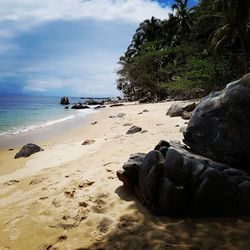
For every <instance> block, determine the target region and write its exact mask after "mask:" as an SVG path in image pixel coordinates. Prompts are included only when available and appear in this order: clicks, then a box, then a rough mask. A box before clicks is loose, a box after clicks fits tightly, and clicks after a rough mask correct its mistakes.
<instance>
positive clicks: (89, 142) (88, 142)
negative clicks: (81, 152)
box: [82, 139, 95, 145]
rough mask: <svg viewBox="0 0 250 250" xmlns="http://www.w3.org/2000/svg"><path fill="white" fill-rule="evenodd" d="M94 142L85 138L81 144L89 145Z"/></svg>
mask: <svg viewBox="0 0 250 250" xmlns="http://www.w3.org/2000/svg"><path fill="white" fill-rule="evenodd" d="M94 142H95V140H90V139H86V140H85V141H84V142H83V143H82V145H90V144H93V143H94Z"/></svg>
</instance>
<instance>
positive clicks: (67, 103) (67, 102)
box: [60, 96, 70, 105]
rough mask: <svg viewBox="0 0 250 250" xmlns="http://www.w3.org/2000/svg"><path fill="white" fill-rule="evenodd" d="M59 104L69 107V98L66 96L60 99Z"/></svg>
mask: <svg viewBox="0 0 250 250" xmlns="http://www.w3.org/2000/svg"><path fill="white" fill-rule="evenodd" d="M60 104H61V105H69V104H70V102H69V98H68V97H67V96H64V97H62V98H61V101H60Z"/></svg>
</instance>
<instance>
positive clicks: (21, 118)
mask: <svg viewBox="0 0 250 250" xmlns="http://www.w3.org/2000/svg"><path fill="white" fill-rule="evenodd" d="M69 99H70V102H71V104H72V103H77V102H80V101H81V102H84V101H86V100H84V99H80V98H77V97H75V98H69ZM70 107H71V105H69V109H64V108H65V106H63V105H60V97H47V96H41V97H39V96H7V95H5V96H1V95H0V140H1V138H3V137H11V136H14V135H19V134H25V133H26V134H27V133H29V132H35V131H38V130H39V129H40V128H46V127H50V126H53V125H55V124H60V123H63V122H65V121H69V120H72V121H73V120H74V119H77V118H78V119H80V118H82V119H84V117H85V116H86V115H88V114H90V113H92V112H95V111H94V110H92V109H91V110H90V109H84V110H73V109H70Z"/></svg>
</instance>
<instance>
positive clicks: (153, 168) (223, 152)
mask: <svg viewBox="0 0 250 250" xmlns="http://www.w3.org/2000/svg"><path fill="white" fill-rule="evenodd" d="M193 106H194V105H193ZM249 107H250V74H248V75H246V76H244V77H243V78H242V79H240V80H239V81H235V82H232V83H230V84H228V85H227V86H226V88H225V89H223V90H222V91H218V92H215V93H212V94H210V95H209V96H207V97H205V98H204V99H203V100H202V101H201V102H200V103H199V104H198V106H197V107H196V108H195V110H194V111H193V113H192V116H191V119H190V121H189V123H188V126H187V129H186V132H184V133H183V134H184V143H186V145H188V146H186V145H181V144H180V143H169V142H166V141H160V142H159V143H158V144H157V145H156V147H155V148H154V150H152V151H150V152H149V153H148V154H147V155H145V156H144V157H143V156H142V155H141V157H137V158H136V164H134V165H133V169H131V170H130V166H131V165H132V164H130V162H134V158H135V156H132V158H131V159H130V160H129V162H128V163H126V164H125V165H124V167H123V170H120V171H118V172H117V176H118V178H119V179H120V180H121V181H122V182H123V183H124V186H125V187H128V189H129V190H130V191H131V192H133V193H134V194H135V195H136V197H137V198H138V199H139V200H140V201H141V202H142V203H143V204H144V205H145V206H146V207H147V208H148V209H149V210H150V211H152V212H153V213H156V214H159V215H168V216H171V217H176V216H220V215H223V216H225V215H242V214H249V213H250V175H249V174H250V167H249V162H250V112H249ZM189 108H190V109H191V107H188V108H187V109H186V110H183V109H181V108H179V107H177V106H172V109H171V111H169V114H170V112H172V113H171V115H173V116H175V115H176V114H180V112H181V114H182V115H183V116H184V115H185V117H188V114H187V113H184V112H191V110H190V109H189ZM192 108H193V107H192ZM125 166H126V167H125ZM131 168H132V167H131ZM135 169H136V170H135ZM125 183H126V184H125Z"/></svg>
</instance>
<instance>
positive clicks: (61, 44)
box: [0, 0, 194, 96]
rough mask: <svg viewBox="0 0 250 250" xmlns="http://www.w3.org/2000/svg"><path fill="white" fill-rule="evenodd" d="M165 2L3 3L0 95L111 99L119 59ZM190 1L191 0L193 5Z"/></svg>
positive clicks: (162, 12)
mask: <svg viewBox="0 0 250 250" xmlns="http://www.w3.org/2000/svg"><path fill="white" fill-rule="evenodd" d="M172 3H173V1H168V0H158V1H156V0H155V1H153V0H1V8H0V93H13V94H14V93H20V94H32V95H33V94H35V95H56V96H60V95H69V96H115V95H118V94H119V92H118V91H117V90H116V87H115V80H116V74H115V70H116V69H117V68H118V67H119V66H118V65H117V61H118V60H119V57H120V56H121V55H122V54H123V53H124V51H125V50H126V48H127V46H128V45H129V43H130V41H131V39H132V35H133V33H134V31H135V29H136V28H137V26H138V25H139V23H140V22H141V21H143V20H145V19H147V18H150V17H151V16H155V17H158V18H166V17H167V16H168V13H169V12H170V11H171V8H170V6H171V4H172ZM193 4H194V1H190V5H193Z"/></svg>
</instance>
